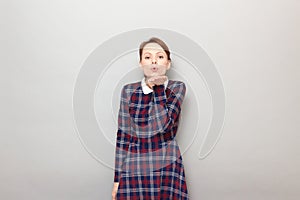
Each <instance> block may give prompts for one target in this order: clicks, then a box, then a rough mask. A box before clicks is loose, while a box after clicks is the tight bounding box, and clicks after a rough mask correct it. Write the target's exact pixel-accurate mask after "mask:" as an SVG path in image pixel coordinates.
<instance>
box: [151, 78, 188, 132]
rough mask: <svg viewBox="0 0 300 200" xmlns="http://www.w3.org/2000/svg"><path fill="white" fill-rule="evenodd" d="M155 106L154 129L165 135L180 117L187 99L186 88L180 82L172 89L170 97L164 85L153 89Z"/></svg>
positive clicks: (153, 114)
mask: <svg viewBox="0 0 300 200" xmlns="http://www.w3.org/2000/svg"><path fill="white" fill-rule="evenodd" d="M153 92H154V105H153V108H152V111H151V116H152V117H151V118H153V119H152V120H154V121H153V123H152V128H153V130H156V131H158V132H161V133H163V132H164V131H165V130H167V129H169V128H171V127H172V126H173V125H174V123H175V122H176V121H177V118H178V117H179V115H180V111H181V104H182V102H183V100H184V97H185V92H186V86H185V84H184V83H183V82H180V81H178V82H177V83H176V84H175V86H174V87H173V88H172V89H171V91H170V95H169V96H168V98H167V96H166V91H165V88H164V85H158V86H154V87H153Z"/></svg>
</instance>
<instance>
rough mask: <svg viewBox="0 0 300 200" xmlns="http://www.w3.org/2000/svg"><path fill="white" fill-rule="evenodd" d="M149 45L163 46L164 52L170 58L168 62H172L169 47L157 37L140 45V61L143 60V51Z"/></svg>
mask: <svg viewBox="0 0 300 200" xmlns="http://www.w3.org/2000/svg"><path fill="white" fill-rule="evenodd" d="M148 43H157V44H158V45H159V46H161V47H162V48H163V50H164V51H165V52H166V54H167V56H168V60H170V61H171V58H170V51H169V48H168V46H167V45H166V43H164V41H162V40H161V39H159V38H157V37H152V38H150V39H149V40H147V41H144V42H142V43H141V44H140V49H139V54H140V61H141V60H142V53H143V49H144V47H145V46H146V44H148Z"/></svg>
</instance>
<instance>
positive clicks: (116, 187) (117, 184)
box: [111, 182, 119, 200]
mask: <svg viewBox="0 0 300 200" xmlns="http://www.w3.org/2000/svg"><path fill="white" fill-rule="evenodd" d="M118 187H119V183H117V182H115V183H114V187H113V189H112V193H111V196H112V200H116V196H117V191H118Z"/></svg>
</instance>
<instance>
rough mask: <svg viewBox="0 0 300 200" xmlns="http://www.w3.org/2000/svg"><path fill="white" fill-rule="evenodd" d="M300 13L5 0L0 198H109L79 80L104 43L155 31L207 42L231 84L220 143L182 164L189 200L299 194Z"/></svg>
mask: <svg viewBox="0 0 300 200" xmlns="http://www.w3.org/2000/svg"><path fill="white" fill-rule="evenodd" d="M299 8H300V4H299V2H298V1H296V0H294V1H293V0H287V1H283V0H281V1H279V0H272V1H271V0H266V1H258V0H251V1H250V0H242V1H233V0H223V1H214V0H210V1H177V2H176V1H156V0H153V1H147V2H146V1H133V0H132V1H106V2H101V1H92V0H88V1H76V0H75V1H74V0H73V1H69V0H68V1H67V0H60V1H43V0H42V1H38V0H36V1H34V0H27V1H17V0H15V1H1V6H0V20H1V27H0V29H1V45H0V50H1V52H0V55H1V59H0V63H1V73H0V76H1V79H0V80H1V105H0V107H1V122H2V123H1V127H0V131H1V139H0V159H1V164H0V198H1V199H7V200H15V199H31V200H34V199H43V200H68V199H72V200H83V199H84V200H86V199H89V200H93V199H94V200H96V199H110V195H111V188H112V180H113V179H112V178H113V173H112V170H111V169H109V168H107V167H105V166H103V165H101V164H99V162H97V161H96V160H95V159H93V158H92V157H91V156H90V154H88V153H87V151H86V150H85V149H84V148H83V146H82V144H81V143H80V141H79V139H78V136H77V134H76V131H75V128H74V127H75V124H74V121H73V112H72V95H73V93H72V92H73V87H74V84H75V81H76V77H77V74H78V73H79V70H80V67H81V65H82V63H83V62H84V60H85V59H86V58H87V57H88V55H89V54H90V53H91V52H92V51H93V50H94V49H95V48H96V47H97V46H98V45H100V44H101V43H102V42H104V41H106V40H107V39H109V38H111V37H112V36H114V35H117V34H119V33H122V32H125V31H130V30H133V29H137V28H143V27H155V28H162V29H170V30H174V31H178V32H180V33H183V34H185V35H186V36H188V37H190V38H191V39H193V40H194V41H196V42H197V43H198V44H199V45H201V46H202V48H203V49H204V50H205V51H206V52H207V53H208V55H209V56H210V58H211V59H212V60H213V61H214V63H215V64H216V66H217V68H218V70H219V72H220V74H221V76H222V79H223V82H224V87H225V90H226V121H225V125H224V129H223V134H222V137H221V138H220V140H219V142H218V144H217V146H216V147H215V148H214V151H213V152H212V153H211V154H210V155H209V156H208V157H207V158H205V159H204V160H198V159H197V158H195V159H192V157H191V156H190V157H189V158H188V159H186V160H187V162H186V163H185V165H186V173H187V178H188V184H189V190H190V194H191V199H202V200H206V199H207V200H219V199H222V200H227V199H228V200H229V199H230V200H233V199H236V200H240V199H243V200H244V199H245V200H247V199H249V200H253V199H255V200H258V199H261V200H265V199H270V200H277V199H278V200H279V199H280V200H282V199H285V200H287V199H288V200H292V199H298V198H299V195H300V192H299V191H300V190H299V189H300V183H299V178H300V171H299V169H300V159H299V158H300V148H299V141H300V137H299V128H300V118H299V113H300V104H299V102H300V92H299V86H300V78H299V77H300V76H299V75H300V69H299V64H300V60H299V52H300V41H299V35H300V27H299V17H300V16H299ZM185 155H187V156H186V157H188V155H189V154H188V153H187V154H185Z"/></svg>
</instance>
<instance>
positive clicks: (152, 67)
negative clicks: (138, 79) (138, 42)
mask: <svg viewBox="0 0 300 200" xmlns="http://www.w3.org/2000/svg"><path fill="white" fill-rule="evenodd" d="M170 66H171V62H170V60H168V56H167V54H166V52H165V51H164V50H163V48H162V47H161V46H160V45H159V44H157V43H148V44H146V45H145V46H144V48H143V51H142V59H141V61H140V67H141V68H142V70H143V71H144V75H145V76H146V77H147V78H150V77H153V76H162V75H165V74H166V72H167V70H168V69H169V68H170Z"/></svg>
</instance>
